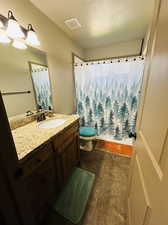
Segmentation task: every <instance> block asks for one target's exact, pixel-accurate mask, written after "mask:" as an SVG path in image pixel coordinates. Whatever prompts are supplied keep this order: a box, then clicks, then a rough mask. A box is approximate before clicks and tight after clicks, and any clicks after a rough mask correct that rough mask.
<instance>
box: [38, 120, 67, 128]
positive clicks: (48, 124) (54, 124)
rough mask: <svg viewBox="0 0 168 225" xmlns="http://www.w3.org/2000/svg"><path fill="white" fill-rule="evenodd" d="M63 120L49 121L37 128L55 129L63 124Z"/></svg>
mask: <svg viewBox="0 0 168 225" xmlns="http://www.w3.org/2000/svg"><path fill="white" fill-rule="evenodd" d="M65 121H66V120H64V119H50V120H45V121H43V122H41V123H40V124H39V125H38V127H39V128H55V127H58V126H60V125H62V124H64V123H65Z"/></svg>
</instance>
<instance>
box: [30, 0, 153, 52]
mask: <svg viewBox="0 0 168 225" xmlns="http://www.w3.org/2000/svg"><path fill="white" fill-rule="evenodd" d="M30 1H31V2H32V3H33V4H34V5H35V6H36V7H37V8H38V9H40V10H41V11H42V12H43V13H44V14H45V15H47V16H48V17H49V18H50V19H51V20H52V21H53V22H54V23H55V24H56V25H57V26H58V27H59V28H61V29H62V30H63V31H64V32H65V33H66V34H67V35H68V36H69V37H70V38H71V39H72V40H74V41H76V42H77V43H78V44H79V45H80V46H81V47H83V48H92V47H99V46H104V45H108V44H111V43H116V42H123V41H130V40H135V39H141V38H143V37H144V36H145V33H146V30H147V26H148V24H149V21H150V19H151V16H152V11H153V5H154V0H59V1H54V0H30ZM74 17H75V18H77V19H78V20H79V22H80V23H81V25H82V27H81V28H79V29H77V30H70V29H69V28H68V27H67V26H66V25H65V24H64V21H65V20H67V19H70V18H74Z"/></svg>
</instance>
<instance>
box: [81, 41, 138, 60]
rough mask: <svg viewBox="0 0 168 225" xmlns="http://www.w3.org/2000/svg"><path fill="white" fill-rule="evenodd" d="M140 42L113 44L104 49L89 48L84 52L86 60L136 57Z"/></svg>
mask: <svg viewBox="0 0 168 225" xmlns="http://www.w3.org/2000/svg"><path fill="white" fill-rule="evenodd" d="M141 42H142V40H135V41H129V42H123V43H114V44H112V45H108V46H105V47H99V48H91V49H85V50H84V57H85V59H86V60H92V59H102V58H110V57H117V56H125V55H137V54H139V52H140V50H141Z"/></svg>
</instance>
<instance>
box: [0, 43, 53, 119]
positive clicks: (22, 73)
mask: <svg viewBox="0 0 168 225" xmlns="http://www.w3.org/2000/svg"><path fill="white" fill-rule="evenodd" d="M29 62H35V63H34V64H31V66H32V69H33V70H36V67H38V69H39V70H43V71H40V72H38V76H37V79H36V78H35V74H37V73H36V72H35V73H33V74H32V73H31V72H30V63H29ZM40 65H47V59H46V54H45V53H44V52H42V51H40V50H38V49H35V48H32V47H28V48H27V49H25V50H20V49H16V48H14V47H12V46H11V45H5V44H0V91H1V92H2V96H3V101H4V104H5V108H6V111H7V115H8V117H13V116H16V115H20V114H24V115H26V112H27V111H33V112H35V111H37V109H38V107H37V103H38V105H41V106H42V108H44V107H47V105H48V106H50V107H51V108H52V103H51V90H50V83H49V74H48V68H47V66H40ZM31 75H32V76H31ZM32 77H33V79H32ZM32 80H33V82H32ZM44 81H45V82H47V89H46V87H45V88H42V92H40V96H39V95H38V92H37V89H38V88H39V86H38V85H37V82H38V83H39V84H40V85H42V87H43V84H44V83H45V82H44ZM33 84H34V85H33ZM45 86H46V84H45ZM34 90H36V92H35V91H34ZM45 94H47V100H46V99H45V101H42V104H41V101H40V104H39V100H38V99H36V96H38V98H42V99H43V100H44V95H45Z"/></svg>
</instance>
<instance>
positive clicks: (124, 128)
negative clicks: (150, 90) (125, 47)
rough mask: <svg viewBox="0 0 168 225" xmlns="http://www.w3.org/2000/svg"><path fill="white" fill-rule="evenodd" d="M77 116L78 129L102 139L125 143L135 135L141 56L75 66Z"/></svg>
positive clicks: (141, 65) (140, 77)
mask: <svg viewBox="0 0 168 225" xmlns="http://www.w3.org/2000/svg"><path fill="white" fill-rule="evenodd" d="M74 68H75V86H76V98H77V113H78V114H79V115H80V123H81V126H91V127H95V128H96V129H97V133H98V135H99V136H101V137H102V138H108V139H110V140H117V141H120V142H124V143H127V141H128V140H129V133H130V132H135V125H136V118H137V110H138V103H139V95H140V88H141V81H142V74H143V68H144V60H143V58H141V57H136V58H129V59H122V60H121V59H120V60H119V59H115V60H112V61H111V60H106V61H103V62H89V63H82V64H75V67H74Z"/></svg>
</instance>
